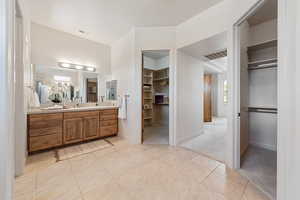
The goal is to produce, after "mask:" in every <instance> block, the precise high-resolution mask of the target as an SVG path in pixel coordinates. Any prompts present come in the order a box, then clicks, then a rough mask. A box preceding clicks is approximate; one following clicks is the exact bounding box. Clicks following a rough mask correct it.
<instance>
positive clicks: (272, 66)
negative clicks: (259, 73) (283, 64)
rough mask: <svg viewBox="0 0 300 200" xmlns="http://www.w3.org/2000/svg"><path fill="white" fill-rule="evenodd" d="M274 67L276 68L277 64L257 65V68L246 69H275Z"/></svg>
mask: <svg viewBox="0 0 300 200" xmlns="http://www.w3.org/2000/svg"><path fill="white" fill-rule="evenodd" d="M276 67H277V63H269V64H262V65H258V66H257V67H248V70H258V69H269V68H276Z"/></svg>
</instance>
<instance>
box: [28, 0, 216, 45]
mask: <svg viewBox="0 0 300 200" xmlns="http://www.w3.org/2000/svg"><path fill="white" fill-rule="evenodd" d="M221 1H222V0H127V1H126V0H84V1H83V0H28V1H27V2H28V3H29V8H30V13H31V18H32V21H33V22H35V23H38V24H42V25H45V26H48V27H51V28H54V29H57V30H61V31H64V32H68V33H71V34H74V35H77V36H80V37H83V38H87V39H90V40H93V41H97V42H100V43H105V44H111V43H112V42H114V41H116V40H117V39H119V38H120V37H122V36H123V35H124V34H126V33H127V32H128V31H130V29H131V28H133V27H135V26H139V27H149V26H175V25H178V24H180V23H182V22H184V21H185V20H187V19H189V18H191V17H193V16H195V15H197V14H198V13H200V12H202V11H203V10H206V9H207V8H209V7H211V6H213V5H215V4H217V3H219V2H221ZM79 30H83V31H84V32H85V33H79Z"/></svg>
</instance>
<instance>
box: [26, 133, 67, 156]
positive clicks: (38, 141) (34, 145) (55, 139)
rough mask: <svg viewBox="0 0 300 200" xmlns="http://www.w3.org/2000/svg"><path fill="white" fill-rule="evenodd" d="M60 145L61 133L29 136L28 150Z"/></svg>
mask: <svg viewBox="0 0 300 200" xmlns="http://www.w3.org/2000/svg"><path fill="white" fill-rule="evenodd" d="M59 145H62V133H59V134H53V135H44V136H37V137H29V152H32V151H38V150H44V149H48V148H52V147H56V146H59Z"/></svg>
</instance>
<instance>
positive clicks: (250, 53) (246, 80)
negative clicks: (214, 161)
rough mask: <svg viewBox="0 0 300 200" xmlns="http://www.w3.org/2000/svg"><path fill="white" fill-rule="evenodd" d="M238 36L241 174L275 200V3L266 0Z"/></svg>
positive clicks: (242, 26)
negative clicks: (239, 38)
mask: <svg viewBox="0 0 300 200" xmlns="http://www.w3.org/2000/svg"><path fill="white" fill-rule="evenodd" d="M272 9H273V10H272ZM240 34H241V59H240V60H241V72H240V140H241V141H240V147H241V173H242V174H244V175H245V176H247V177H248V178H249V179H250V181H252V182H254V183H255V184H256V185H257V186H258V187H260V188H261V189H262V190H263V191H265V192H266V193H267V194H268V195H269V196H270V198H272V199H276V174H277V166H276V164H277V153H276V147H277V2H276V1H275V0H268V1H267V2H266V3H265V4H264V5H263V6H262V7H261V8H259V9H258V10H257V12H255V13H254V15H253V16H251V17H249V18H248V19H247V21H246V22H244V24H242V25H241V30H240Z"/></svg>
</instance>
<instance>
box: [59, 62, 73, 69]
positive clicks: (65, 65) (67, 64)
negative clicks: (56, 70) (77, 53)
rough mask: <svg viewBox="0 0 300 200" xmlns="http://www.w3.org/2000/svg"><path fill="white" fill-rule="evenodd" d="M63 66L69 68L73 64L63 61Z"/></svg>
mask: <svg viewBox="0 0 300 200" xmlns="http://www.w3.org/2000/svg"><path fill="white" fill-rule="evenodd" d="M61 66H62V67H65V68H69V67H71V65H70V64H69V63H61Z"/></svg>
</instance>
